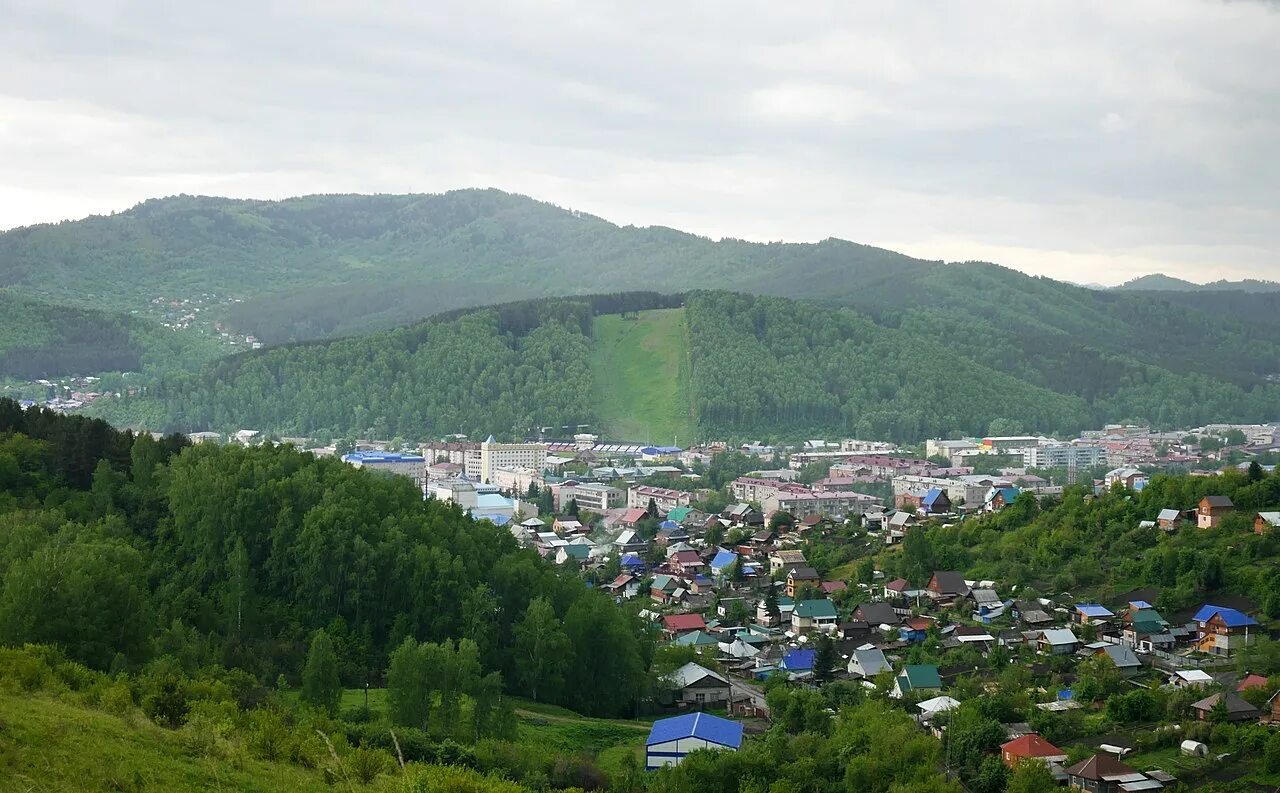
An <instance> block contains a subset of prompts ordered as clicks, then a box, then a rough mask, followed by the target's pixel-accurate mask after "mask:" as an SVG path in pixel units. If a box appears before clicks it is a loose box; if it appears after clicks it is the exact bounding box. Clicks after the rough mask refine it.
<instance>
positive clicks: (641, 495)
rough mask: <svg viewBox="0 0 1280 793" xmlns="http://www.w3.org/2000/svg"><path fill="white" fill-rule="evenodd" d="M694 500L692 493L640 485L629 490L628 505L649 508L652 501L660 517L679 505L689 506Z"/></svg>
mask: <svg viewBox="0 0 1280 793" xmlns="http://www.w3.org/2000/svg"><path fill="white" fill-rule="evenodd" d="M692 500H693V494H692V493H690V492H688V491H685V490H672V489H670V488H666V487H651V486H649V485H639V486H637V487H633V488H631V489H630V490H628V491H627V506H628V507H633V508H638V509H648V508H649V502H650V501H652V502H653V503H654V506H656V507H657V508H658V517H666V516H667V514H668V513H669V512H671V510H673V509H676V508H678V507H688V506H689V504H690V502H692Z"/></svg>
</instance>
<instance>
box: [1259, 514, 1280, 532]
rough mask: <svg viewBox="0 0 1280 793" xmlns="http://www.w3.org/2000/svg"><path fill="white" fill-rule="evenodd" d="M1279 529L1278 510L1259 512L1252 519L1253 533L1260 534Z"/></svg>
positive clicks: (1279, 516)
mask: <svg viewBox="0 0 1280 793" xmlns="http://www.w3.org/2000/svg"><path fill="white" fill-rule="evenodd" d="M1272 529H1280V512H1259V513H1258V517H1256V518H1254V520H1253V533H1254V534H1258V535H1262V534H1266V533H1267V532H1269V531H1271V530H1272Z"/></svg>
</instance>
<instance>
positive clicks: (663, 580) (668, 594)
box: [649, 575, 684, 603]
mask: <svg viewBox="0 0 1280 793" xmlns="http://www.w3.org/2000/svg"><path fill="white" fill-rule="evenodd" d="M683 588H684V587H683V585H682V584H681V583H680V579H678V578H676V577H675V576H670V575H655V576H654V577H653V583H651V584H650V585H649V597H651V598H652V599H653V600H656V601H657V602H659V603H667V602H669V601H671V600H673V599H675V597H676V593H677V592H679V591H683Z"/></svg>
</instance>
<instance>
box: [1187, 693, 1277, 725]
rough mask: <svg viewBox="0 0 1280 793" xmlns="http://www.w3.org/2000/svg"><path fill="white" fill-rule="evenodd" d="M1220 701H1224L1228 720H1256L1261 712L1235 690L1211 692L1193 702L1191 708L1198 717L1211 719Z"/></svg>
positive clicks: (1224, 715) (1225, 716) (1224, 713)
mask: <svg viewBox="0 0 1280 793" xmlns="http://www.w3.org/2000/svg"><path fill="white" fill-rule="evenodd" d="M1218 703H1222V708H1223V717H1224V718H1225V719H1226V720H1227V721H1254V720H1256V719H1257V718H1258V716H1259V713H1260V711H1259V710H1258V709H1257V708H1255V707H1254V706H1252V705H1250V704H1249V703H1248V702H1245V701H1244V700H1243V699H1241V698H1240V695H1239V694H1236V693H1234V692H1227V693H1225V694H1222V693H1219V694H1211V695H1209V696H1207V697H1205V698H1204V699H1202V700H1200V701H1198V702H1192V703H1191V709H1192V710H1194V711H1195V712H1196V718H1197V719H1199V720H1200V721H1209V720H1210V719H1212V717H1213V711H1214V708H1217V707H1218Z"/></svg>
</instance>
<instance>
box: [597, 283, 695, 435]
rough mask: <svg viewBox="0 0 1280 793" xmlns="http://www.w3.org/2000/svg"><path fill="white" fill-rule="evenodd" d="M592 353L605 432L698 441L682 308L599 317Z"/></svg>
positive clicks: (598, 408)
mask: <svg viewBox="0 0 1280 793" xmlns="http://www.w3.org/2000/svg"><path fill="white" fill-rule="evenodd" d="M594 336H595V340H594V342H595V346H594V349H593V350H592V354H591V372H592V381H593V383H594V397H595V404H596V412H597V413H598V415H599V417H600V421H601V424H602V426H601V433H602V434H604V435H606V436H608V437H610V438H618V439H626V440H634V441H644V442H648V443H655V444H676V443H678V442H680V441H683V442H685V443H688V442H690V441H692V440H693V436H694V432H693V427H694V417H693V408H692V404H693V402H692V399H691V397H690V394H689V347H688V341H687V337H686V328H685V316H684V309H682V308H668V309H658V310H654V311H642V312H640V314H639V316H638V318H636V319H623V318H622V316H621V315H619V314H610V315H605V316H599V317H596V318H595V330H594Z"/></svg>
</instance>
